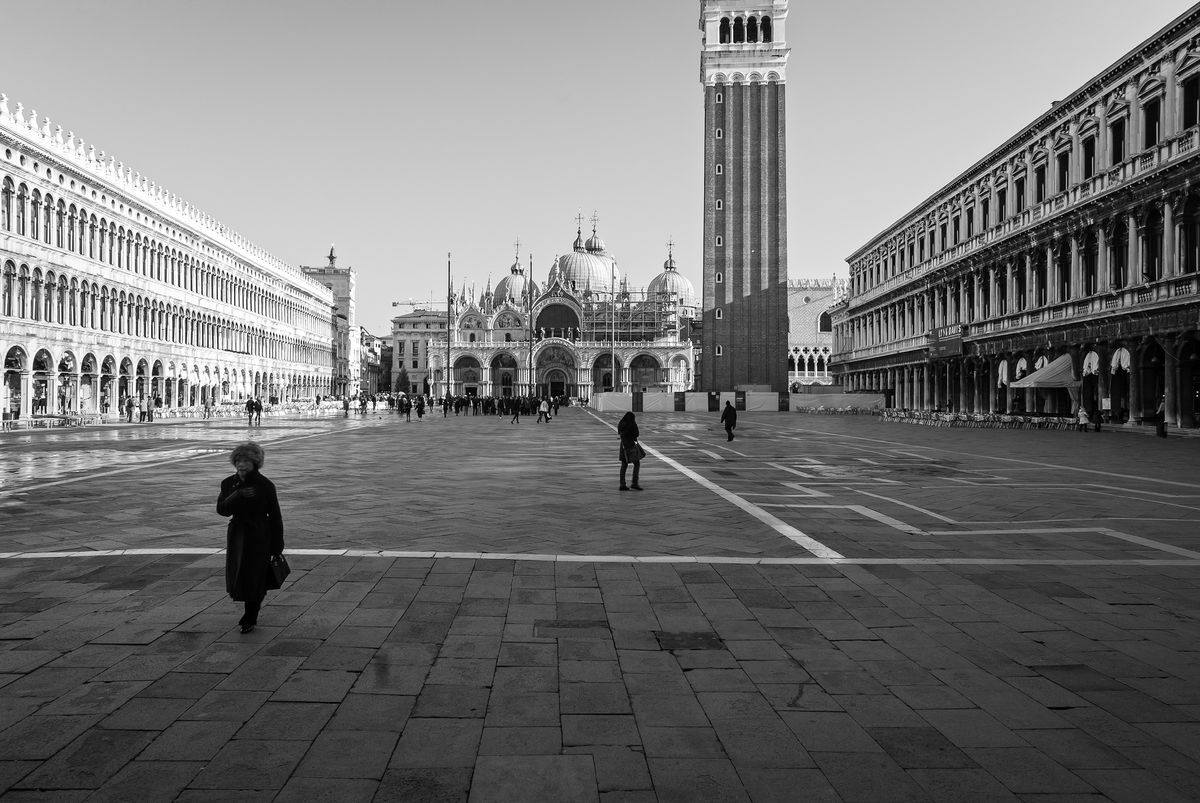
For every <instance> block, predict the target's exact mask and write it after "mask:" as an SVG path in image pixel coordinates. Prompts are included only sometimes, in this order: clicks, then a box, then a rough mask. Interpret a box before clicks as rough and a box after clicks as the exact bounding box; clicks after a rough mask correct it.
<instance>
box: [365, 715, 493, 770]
mask: <svg viewBox="0 0 1200 803" xmlns="http://www.w3.org/2000/svg"><path fill="white" fill-rule="evenodd" d="M482 733H483V721H482V720H479V719H417V718H415V717H410V718H409V720H408V723H407V724H406V725H405V726H404V732H403V733H402V734H401V736H400V741H399V743H398V744H397V745H396V750H395V752H394V753H393V754H392V758H391V761H390V763H389V764H388V768H389V769H400V768H417V769H421V768H426V769H427V768H432V767H473V766H474V765H475V757H476V754H477V752H478V749H479V740H480V737H481V736H482ZM384 783H385V785H386V784H387V778H386V777H385V778H384Z"/></svg>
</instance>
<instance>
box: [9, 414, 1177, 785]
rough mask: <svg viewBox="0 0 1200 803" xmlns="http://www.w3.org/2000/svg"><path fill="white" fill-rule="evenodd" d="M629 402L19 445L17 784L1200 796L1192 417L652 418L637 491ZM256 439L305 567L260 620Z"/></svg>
mask: <svg viewBox="0 0 1200 803" xmlns="http://www.w3.org/2000/svg"><path fill="white" fill-rule="evenodd" d="M615 419H616V416H615V415H612V414H599V413H596V412H594V411H591V410H587V409H580V408H567V409H564V410H563V411H562V413H561V414H560V415H559V416H558V417H556V418H555V420H554V422H553V425H552V426H546V425H536V424H532V423H529V424H528V425H526V423H522V425H521V429H520V430H519V431H517V428H516V427H515V426H511V425H509V423H508V421H507V419H504V418H499V417H490V416H464V417H458V418H455V417H450V418H448V419H443V418H441V417H440V416H433V417H426V418H425V419H424V420H422V421H419V422H418V421H414V422H412V423H408V422H405V421H404V420H402V419H401V418H400V417H399V416H396V415H394V414H389V413H386V412H383V411H380V412H379V413H376V414H368V415H366V416H360V415H353V416H350V417H345V418H343V417H341V416H336V417H328V418H268V419H267V420H265V421H264V423H263V425H262V426H261V428H254V429H248V428H247V427H246V426H245V425H242V424H240V423H237V424H235V423H233V422H230V421H223V420H215V421H168V422H163V423H161V424H157V423H156V424H154V425H143V426H139V425H136V424H132V425H115V426H102V427H94V428H88V429H81V430H49V431H44V432H42V431H27V432H17V433H3V434H0V522H2V525H3V526H0V712H2V713H3V716H2V717H0V728H2V729H0V747H2V748H3V750H2V752H3V758H4V760H3V762H0V795H11V796H13V797H14V798H19V797H21V796H22V795H26V794H32V793H34V792H35V791H40V792H41V793H42V794H55V795H59V796H61V797H62V798H63V799H71V798H73V797H80V796H86V795H87V794H92V793H95V794H97V796H98V799H120V798H122V797H127V796H128V794H129V790H131V789H142V790H146V793H147V794H150V795H151V796H153V797H154V798H155V799H164V800H171V799H180V800H183V799H190V798H203V797H212V796H213V795H217V796H220V795H221V794H225V795H235V796H239V797H244V799H258V798H259V797H261V798H262V799H272V798H276V797H277V799H280V800H286V799H296V800H300V799H306V798H309V799H311V798H313V797H321V796H327V795H330V794H337V790H338V789H342V788H343V787H342V786H340V784H345V787H344V789H345V794H346V795H347V796H348V798H347V799H355V800H371V799H377V800H385V799H394V798H396V797H402V798H404V799H422V800H423V799H439V800H442V799H444V800H459V801H470V800H515V799H521V798H520V795H521V790H522V788H526V789H528V788H534V787H523V786H522V784H523V783H525V782H526V781H525V780H523V779H532V781H536V784H535V786H536V788H537V789H540V790H542V794H543V795H548V796H550V797H543V798H542V799H551V798H553V799H579V800H600V799H607V798H608V797H611V798H612V799H629V800H635V799H637V800H641V799H645V800H664V801H666V800H687V801H693V800H721V799H727V800H753V801H770V800H790V799H796V798H795V793H796V792H795V790H796V789H797V786H796V785H797V784H802V785H803V788H805V789H807V790H810V792H811V795H812V798H813V799H824V800H846V801H850V800H880V799H902V800H928V799H934V800H964V799H997V800H1001V799H1023V798H1025V797H1027V796H1030V795H1034V796H1038V795H1061V796H1069V795H1087V796H1089V799H1095V800H1105V799H1108V800H1127V799H1132V798H1133V797H1137V796H1138V794H1139V790H1146V794H1152V796H1153V797H1154V799H1162V800H1174V799H1178V800H1185V799H1194V798H1195V796H1196V795H1197V794H1198V793H1200V747H1198V745H1200V693H1197V692H1196V689H1197V688H1198V687H1200V683H1198V681H1200V668H1198V667H1200V664H1198V661H1197V659H1198V658H1200V647H1197V644H1200V638H1198V636H1200V618H1198V614H1197V611H1200V534H1198V532H1197V528H1196V526H1195V525H1196V521H1197V519H1198V518H1200V517H1198V515H1197V514H1198V512H1200V480H1196V479H1195V478H1196V477H1197V476H1200V474H1198V469H1200V451H1198V450H1197V444H1200V441H1196V440H1193V439H1183V438H1172V439H1168V440H1166V441H1163V440H1158V439H1153V438H1146V437H1142V436H1139V435H1136V434H1131V433H1126V432H1118V431H1113V430H1111V429H1109V430H1106V431H1103V432H1100V433H1088V434H1087V435H1086V436H1083V435H1080V434H1078V433H1074V432H1068V431H1040V430H990V429H946V428H938V429H930V428H926V427H912V426H902V425H894V424H886V423H883V422H881V421H880V420H878V419H876V418H874V417H870V416H820V415H803V414H796V413H792V414H786V413H783V414H767V413H761V414H755V413H750V414H745V415H743V416H742V418H741V419H739V429H738V437H737V440H736V441H734V442H732V443H730V442H727V441H726V440H725V438H724V433H723V432H722V430H721V428H720V426H719V424H718V422H717V421H716V418H715V416H705V415H701V414H695V413H673V414H669V413H650V414H641V415H639V424H640V426H641V429H642V441H643V443H644V445H645V446H646V448H647V449H648V451H649V453H650V456H649V458H648V461H647V462H646V464H645V465H644V467H643V471H642V480H641V481H642V485H643V486H644V488H645V489H646V490H644V491H642V492H640V493H636V492H626V493H622V492H619V491H618V490H617V487H616V485H617V483H616V473H617V471H616V469H617V466H616V463H615V460H613V459H612V457H613V455H614V454H615V451H616V450H615V449H614V448H613V446H614V444H615V442H616V438H615V433H614V425H615ZM248 438H250V439H254V440H256V441H258V442H260V443H262V444H263V446H264V447H265V448H266V450H267V462H266V464H265V466H264V468H263V471H264V473H265V474H266V475H267V476H269V477H270V478H271V479H272V480H273V481H274V482H275V483H276V484H277V486H278V488H279V491H280V496H281V500H282V505H283V511H284V521H285V526H286V542H287V549H286V551H287V554H288V556H289V560H290V561H291V563H292V567H293V573H292V576H291V577H290V578H289V579H288V581H287V583H286V584H285V586H284V588H283V589H281V590H280V591H277V592H271V593H270V594H269V595H268V597H267V602H266V605H265V606H264V609H263V613H262V615H261V618H260V625H259V627H258V628H257V629H256V630H255V631H254V632H252V633H249V634H245V635H243V634H240V633H239V632H238V630H237V627H236V620H237V617H238V615H239V613H240V611H239V610H238V606H237V605H236V604H235V603H233V602H231V601H230V600H228V599H227V597H226V595H225V593H224V577H223V571H224V564H223V554H222V549H223V546H224V520H223V519H221V517H219V516H217V515H216V512H215V500H216V490H217V486H218V483H219V481H220V479H221V478H222V477H224V476H226V475H227V474H228V473H230V467H229V464H228V461H227V458H226V455H227V454H228V450H229V449H230V448H231V447H232V446H233V445H235V444H236V443H238V442H241V441H242V440H245V439H248ZM39 455H47V456H52V458H53V459H47V460H45V461H44V462H39V457H38V456H39ZM268 765H269V766H268ZM532 781H531V782H532ZM526 799H531V798H526ZM533 799H536V795H535V797H534V798H533Z"/></svg>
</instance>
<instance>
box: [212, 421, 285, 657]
mask: <svg viewBox="0 0 1200 803" xmlns="http://www.w3.org/2000/svg"><path fill="white" fill-rule="evenodd" d="M264 459H265V454H264V452H263V448H262V447H261V446H259V445H258V444H257V443H243V444H241V445H240V446H238V447H236V448H235V449H234V450H233V451H232V452H231V453H230V455H229V462H230V463H232V464H233V467H234V468H235V469H236V470H237V473H236V474H233V475H231V476H228V477H226V478H225V479H224V480H222V481H221V493H220V495H219V496H218V497H217V513H219V514H220V515H222V516H232V517H233V518H232V519H230V521H229V528H228V530H227V533H226V550H225V590H226V591H227V592H229V596H230V597H231V598H232V599H233V600H234V601H235V602H242V603H245V612H244V613H243V614H242V618H241V619H239V620H238V625H239V626H240V627H241V629H242V632H243V633H249V632H250V631H251V630H253V629H254V626H255V625H256V624H258V611H259V609H260V608H261V607H262V603H263V598H264V597H266V595H267V589H268V588H277V587H278V586H276V585H275V583H274V581H273V576H272V572H271V558H272V557H273V556H276V555H281V554H283V516H282V514H281V513H280V511H279V496H278V495H277V494H276V492H275V484H274V483H273V482H271V481H270V480H269V479H267V478H266V477H264V476H263V475H262V474H261V473H259V472H260V470H261V469H262V465H263V460H264Z"/></svg>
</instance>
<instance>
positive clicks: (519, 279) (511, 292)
mask: <svg viewBox="0 0 1200 803" xmlns="http://www.w3.org/2000/svg"><path fill="white" fill-rule="evenodd" d="M538 292H539V291H538V286H537V284H536V283H535V282H533V281H531V280H529V279H526V278H525V269H524V268H522V267H521V263H520V262H514V263H513V264H512V267H511V268H510V269H509V274H508V275H507V276H505V277H504V278H503V279H501V280H500V281H499V282H497V283H496V291H495V293H493V294H492V298H494V299H496V303H497V304H503V303H504V302H505V301H508V300H509V299H510V298H511V299H513V300H514V301H520V300H521V298H522V297H523V296H524V295H525V294H526V293H528V294H529V295H531V296H536V295H537V294H538Z"/></svg>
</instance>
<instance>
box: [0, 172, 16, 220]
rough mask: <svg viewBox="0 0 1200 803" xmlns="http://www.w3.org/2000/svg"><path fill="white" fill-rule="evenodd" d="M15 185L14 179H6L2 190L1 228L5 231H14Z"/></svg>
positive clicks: (0, 207) (0, 206)
mask: <svg viewBox="0 0 1200 803" xmlns="http://www.w3.org/2000/svg"><path fill="white" fill-rule="evenodd" d="M12 208H13V183H12V179H11V178H8V177H5V179H4V186H3V188H0V228H3V229H4V230H5V231H12V224H13V215H12Z"/></svg>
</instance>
